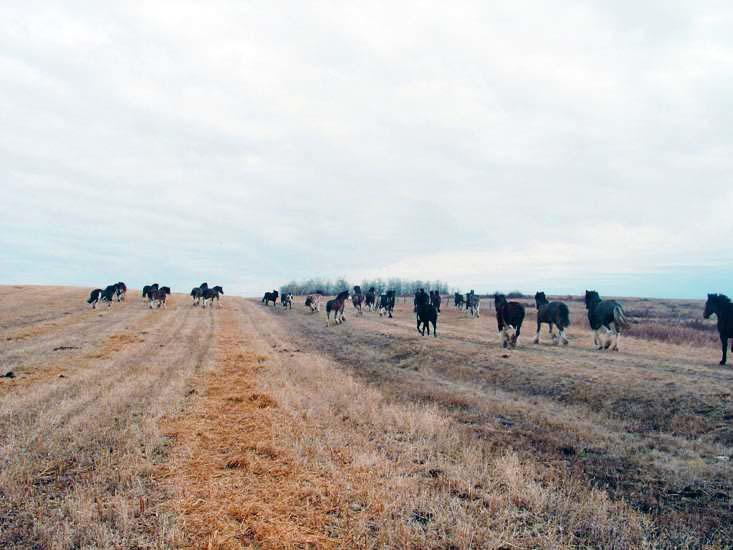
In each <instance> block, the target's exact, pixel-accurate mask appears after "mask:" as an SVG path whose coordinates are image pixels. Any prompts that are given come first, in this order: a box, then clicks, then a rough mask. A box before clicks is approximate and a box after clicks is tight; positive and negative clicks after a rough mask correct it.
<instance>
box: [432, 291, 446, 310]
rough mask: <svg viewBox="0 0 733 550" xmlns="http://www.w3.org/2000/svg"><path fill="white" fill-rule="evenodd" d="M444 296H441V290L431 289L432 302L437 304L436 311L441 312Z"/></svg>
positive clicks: (434, 304)
mask: <svg viewBox="0 0 733 550" xmlns="http://www.w3.org/2000/svg"><path fill="white" fill-rule="evenodd" d="M442 301H443V300H442V298H441V297H440V292H439V291H437V290H431V291H430V304H431V305H433V306H435V311H437V312H438V313H440V303H441V302H442Z"/></svg>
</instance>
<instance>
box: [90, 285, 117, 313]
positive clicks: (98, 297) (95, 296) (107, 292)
mask: <svg viewBox="0 0 733 550" xmlns="http://www.w3.org/2000/svg"><path fill="white" fill-rule="evenodd" d="M116 295H117V285H116V284H115V285H108V286H107V287H106V288H105V289H104V290H102V289H101V288H95V289H94V290H92V292H91V293H90V294H89V298H88V299H87V304H91V305H92V309H97V304H98V303H99V302H107V307H112V300H113V299H114V297H115V296H116Z"/></svg>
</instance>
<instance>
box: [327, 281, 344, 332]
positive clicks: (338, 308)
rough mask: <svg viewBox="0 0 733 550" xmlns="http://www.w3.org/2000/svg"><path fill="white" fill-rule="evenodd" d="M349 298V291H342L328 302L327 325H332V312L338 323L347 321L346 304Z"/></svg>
mask: <svg viewBox="0 0 733 550" xmlns="http://www.w3.org/2000/svg"><path fill="white" fill-rule="evenodd" d="M348 299H349V291H348V290H344V291H343V292H340V293H339V294H338V296H336V297H335V298H334V299H333V300H329V301H328V302H326V326H327V327H328V326H331V312H333V320H334V321H335V322H336V324H337V325H338V324H341V323H343V322H344V321H346V317H344V304H345V303H346V300H348Z"/></svg>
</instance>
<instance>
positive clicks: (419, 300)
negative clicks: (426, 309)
mask: <svg viewBox="0 0 733 550" xmlns="http://www.w3.org/2000/svg"><path fill="white" fill-rule="evenodd" d="M429 303H430V296H428V295H427V294H426V293H425V289H424V288H421V289H420V290H418V291H417V292H415V299H414V300H413V308H412V311H413V312H415V313H417V308H419V307H420V306H424V305H427V304H429Z"/></svg>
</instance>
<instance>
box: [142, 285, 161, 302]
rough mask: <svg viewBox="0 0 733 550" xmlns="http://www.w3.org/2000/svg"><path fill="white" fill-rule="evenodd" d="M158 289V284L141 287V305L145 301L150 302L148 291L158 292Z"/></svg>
mask: <svg viewBox="0 0 733 550" xmlns="http://www.w3.org/2000/svg"><path fill="white" fill-rule="evenodd" d="M158 288H160V285H159V284H158V283H153V284H152V285H145V286H144V287H143V303H145V300H150V291H151V290H158Z"/></svg>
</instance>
